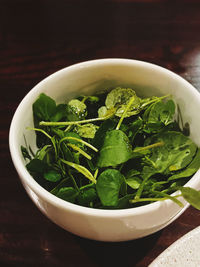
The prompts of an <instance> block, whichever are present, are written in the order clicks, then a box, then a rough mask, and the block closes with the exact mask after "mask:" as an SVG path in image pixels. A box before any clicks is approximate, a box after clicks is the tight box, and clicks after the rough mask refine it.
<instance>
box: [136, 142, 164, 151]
mask: <svg viewBox="0 0 200 267" xmlns="http://www.w3.org/2000/svg"><path fill="white" fill-rule="evenodd" d="M163 145H164V142H162V141H161V142H157V143H154V144H151V145H148V146H144V147H136V148H135V149H134V150H133V152H140V151H143V150H148V149H151V148H154V147H159V146H163Z"/></svg>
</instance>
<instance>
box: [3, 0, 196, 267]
mask: <svg viewBox="0 0 200 267" xmlns="http://www.w3.org/2000/svg"><path fill="white" fill-rule="evenodd" d="M107 57H120V58H132V59H139V60H145V61H149V62H152V63H156V64H159V65H161V66H163V67H166V68H168V69H170V70H172V71H174V72H176V73H178V74H180V75H181V76H182V77H184V78H185V79H186V80H188V81H189V82H191V83H192V84H193V85H194V86H195V87H196V88H197V90H200V1H198V0H196V1H193V0H188V1H186V0H180V1H176V0H173V1H171V0H163V1H162V0H133V1H131V0H124V1H123V0H121V1H120V0H99V1H95V0H93V1H89V0H82V1H81V0H65V1H61V0H60V1H53V0H13V1H12V0H5V1H3V0H0V89H1V98H0V101H1V104H0V110H1V114H0V118H1V123H0V136H1V154H0V157H1V158H0V163H1V168H0V173H1V177H0V266H2V267H4V266H20V267H23V266H26V267H28V266H34V267H35V266H38V267H40V266H49V267H51V266H59V267H62V266H68V267H70V266H88V267H93V266H109V267H111V266H115V267H116V266H137V267H139V266H140V267H142V266H148V264H150V263H151V262H152V261H153V260H154V259H155V258H156V257H157V256H158V255H159V254H160V253H161V252H162V251H163V250H164V249H166V248H167V247H168V246H169V245H170V244H172V243H173V242H174V241H176V240H177V239H178V238H180V237H181V236H183V235H184V234H186V233H187V232H188V231H190V230H192V229H194V228H195V227H197V226H198V225H200V213H199V212H197V211H196V210H195V209H193V208H189V209H188V210H187V211H186V212H185V213H184V214H183V215H182V216H181V217H180V218H179V219H177V220H176V221H175V222H173V223H172V224H171V225H170V226H168V227H166V228H165V229H164V230H162V231H159V232H158V233H156V234H153V235H151V236H149V237H146V238H143V239H140V240H135V241H130V242H123V243H102V242H95V241H90V240H86V239H82V238H79V237H76V236H74V235H72V234H70V233H68V232H66V231H64V230H62V229H61V228H59V227H58V226H56V225H55V224H53V223H52V222H51V221H50V220H48V219H47V218H46V217H45V216H44V215H42V214H41V213H40V211H39V210H38V209H37V208H36V207H35V206H34V204H33V203H32V202H31V200H30V199H29V198H28V196H27V195H26V193H25V191H24V189H23V188H22V185H21V184H20V182H19V179H18V177H17V174H16V171H15V169H14V167H13V164H12V162H11V158H10V153H9V149H8V132H9V126H10V122H11V118H12V116H13V114H14V111H15V109H16V107H17V105H18V104H19V102H20V101H21V100H22V98H23V97H24V96H25V95H26V93H28V91H29V90H30V89H31V88H32V87H33V86H34V85H36V84H37V83H38V82H39V81H40V80H42V79H43V78H45V77H46V76H47V75H49V74H51V73H53V72H55V71H57V70H59V69H61V68H63V67H66V66H69V65H71V64H73V63H77V62H81V61H85V60H90V59H97V58H107Z"/></svg>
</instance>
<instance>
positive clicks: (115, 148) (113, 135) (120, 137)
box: [97, 130, 132, 167]
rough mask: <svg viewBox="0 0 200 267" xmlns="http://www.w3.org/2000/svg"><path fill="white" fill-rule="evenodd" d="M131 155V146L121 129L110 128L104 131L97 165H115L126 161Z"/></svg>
mask: <svg viewBox="0 0 200 267" xmlns="http://www.w3.org/2000/svg"><path fill="white" fill-rule="evenodd" d="M131 156H132V148H131V145H130V143H129V139H128V137H127V136H126V134H125V133H124V132H122V131H121V130H112V131H109V132H107V133H106V136H105V139H104V143H103V146H102V148H101V150H100V155H99V158H98V162H97V166H98V167H109V166H116V165H118V164H121V163H124V162H126V161H127V160H129V159H130V158H131Z"/></svg>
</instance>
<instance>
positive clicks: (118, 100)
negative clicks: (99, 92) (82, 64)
mask: <svg viewBox="0 0 200 267" xmlns="http://www.w3.org/2000/svg"><path fill="white" fill-rule="evenodd" d="M133 97H134V101H133V102H132V104H131V107H130V108H129V110H128V111H127V112H126V115H125V117H130V116H132V115H135V114H137V113H139V112H140V109H139V108H140V98H139V97H138V96H137V95H136V93H135V91H134V90H133V89H131V88H121V87H117V88H115V89H113V90H112V91H111V92H110V93H108V95H107V97H106V101H105V105H106V108H107V109H108V110H109V109H113V108H117V110H116V113H115V115H116V116H118V117H121V116H122V115H123V113H124V110H125V109H126V106H127V105H128V103H129V101H130V99H131V98H133Z"/></svg>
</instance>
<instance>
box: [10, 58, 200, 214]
mask: <svg viewBox="0 0 200 267" xmlns="http://www.w3.org/2000/svg"><path fill="white" fill-rule="evenodd" d="M99 64H108V65H109V64H116V65H117V64H125V65H130V66H132V65H138V66H140V67H142V66H144V67H145V68H151V69H152V68H153V69H155V70H157V71H160V72H165V73H166V74H168V75H171V76H172V77H174V78H175V79H178V80H180V81H181V82H182V83H185V84H186V87H187V88H188V90H192V92H193V93H194V94H196V97H198V98H199V99H200V94H199V92H198V91H197V90H196V89H195V87H194V86H193V85H191V84H190V83H189V82H188V81H187V80H185V79H184V78H183V77H181V76H179V75H178V74H176V73H174V72H172V71H171V70H168V69H166V68H164V67H161V66H159V65H156V64H153V63H150V62H146V61H142V60H135V59H126V58H102V59H93V60H88V61H83V62H80V63H75V64H73V65H70V66H67V67H64V68H62V69H60V70H58V71H56V72H54V73H52V74H50V75H49V76H47V77H46V78H44V79H43V80H41V81H40V82H39V83H37V84H36V85H35V86H34V87H33V88H32V89H31V90H30V91H29V92H28V93H27V94H26V95H25V96H24V98H23V99H22V100H21V102H20V103H19V105H18V107H17V108H16V110H15V113H14V115H13V118H12V121H11V124H10V129H9V149H10V154H11V158H12V161H13V164H14V166H15V169H16V171H17V173H18V175H19V177H20V180H21V182H22V183H23V184H25V185H27V186H28V187H29V188H30V189H31V190H32V191H33V192H34V193H36V195H38V196H40V197H41V199H43V200H45V201H47V202H48V203H50V204H52V205H54V206H58V207H60V208H62V209H63V210H70V211H71V212H73V213H79V214H80V213H82V214H87V215H90V216H95V217H110V218H115V217H123V216H133V215H140V214H144V213H145V214H148V213H149V214H151V212H152V211H154V210H157V209H159V208H160V207H161V206H162V205H167V206H169V205H173V204H174V203H173V202H172V201H171V200H170V199H167V200H164V201H162V202H161V201H156V202H153V203H150V204H147V205H144V206H140V207H134V208H128V209H109V210H106V209H105V210H104V209H96V208H89V207H84V206H80V205H78V204H73V203H70V202H67V201H65V200H63V199H60V198H58V197H56V196H55V195H53V194H51V193H50V192H48V191H47V190H46V189H44V188H43V187H42V186H41V185H39V184H38V183H37V182H36V181H35V180H34V178H33V177H32V176H31V175H30V174H29V172H28V171H27V169H26V168H25V166H24V164H23V162H22V160H21V158H20V155H19V148H18V147H17V138H16V135H15V130H16V129H17V126H18V122H19V120H20V118H21V117H22V113H23V109H24V106H25V105H26V102H27V101H28V100H29V101H30V99H31V97H32V96H33V95H35V93H36V91H37V90H38V91H39V89H40V87H41V86H42V85H43V84H44V83H46V82H47V81H49V80H51V79H54V78H55V77H57V76H58V78H59V76H60V75H61V76H62V75H63V74H64V73H65V72H68V71H71V70H73V69H76V68H79V69H81V68H84V67H90V66H91V65H99ZM196 175H198V176H200V171H198V172H197V173H196V174H195V175H194V176H196ZM194 176H193V177H192V178H191V179H190V180H189V181H188V182H187V183H186V184H185V186H189V185H190V184H191V180H192V179H193V178H194ZM193 180H194V179H193ZM177 193H178V192H175V193H174V194H177ZM188 206H189V204H188V203H187V204H186V205H185V207H184V208H186V207H188ZM184 208H180V209H184ZM180 209H179V211H180Z"/></svg>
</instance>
